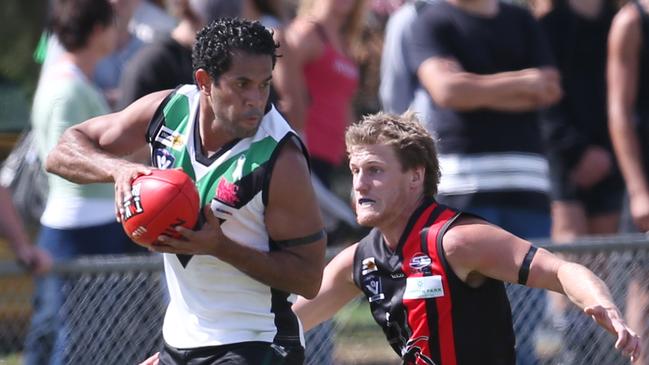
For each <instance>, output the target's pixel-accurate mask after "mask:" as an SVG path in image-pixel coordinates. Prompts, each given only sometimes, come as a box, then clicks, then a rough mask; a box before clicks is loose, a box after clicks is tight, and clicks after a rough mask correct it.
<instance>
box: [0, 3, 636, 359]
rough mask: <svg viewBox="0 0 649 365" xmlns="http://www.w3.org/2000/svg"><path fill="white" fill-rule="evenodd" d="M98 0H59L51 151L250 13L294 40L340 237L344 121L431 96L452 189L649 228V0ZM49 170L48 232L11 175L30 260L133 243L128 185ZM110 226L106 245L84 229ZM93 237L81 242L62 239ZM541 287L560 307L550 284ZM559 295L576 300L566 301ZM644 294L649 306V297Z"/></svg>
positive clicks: (505, 206)
mask: <svg viewBox="0 0 649 365" xmlns="http://www.w3.org/2000/svg"><path fill="white" fill-rule="evenodd" d="M82 2H83V1H82ZM88 2H92V6H95V7H96V9H97V11H96V14H94V16H93V17H92V18H75V16H76V15H75V11H74V9H67V8H65V4H66V1H65V0H57V1H50V11H49V13H50V21H49V22H48V24H47V25H45V26H44V32H43V37H42V38H41V42H40V43H39V45H38V50H37V52H36V53H35V54H36V55H37V57H36V58H37V61H38V62H41V63H42V68H41V76H40V81H39V84H38V87H37V90H36V93H35V96H34V100H33V101H32V102H33V104H32V108H31V113H30V114H31V118H30V119H31V123H30V124H31V128H32V129H33V133H34V138H35V141H36V144H37V146H38V150H39V155H40V157H41V158H43V157H44V156H45V155H46V154H47V152H48V150H49V149H50V148H52V146H53V145H54V143H56V141H57V139H58V137H59V136H60V134H61V133H62V132H63V130H64V129H65V128H67V127H69V126H70V125H72V124H75V123H79V122H82V121H83V120H86V119H89V118H91V117H93V116H96V115H100V114H104V113H108V112H110V111H117V110H121V109H122V108H124V107H126V106H128V105H129V104H130V103H132V102H133V101H134V100H136V99H138V98H141V97H143V96H145V95H147V94H149V93H151V92H154V91H158V90H164V89H173V88H175V87H177V86H178V85H180V84H186V83H193V74H192V64H191V50H192V45H193V42H194V37H195V34H196V32H197V31H198V30H199V29H201V28H202V27H203V26H204V25H205V24H207V23H209V22H210V21H211V20H214V19H216V18H219V17H244V18H249V19H256V20H258V21H260V22H261V23H262V24H264V25H265V26H266V27H269V28H272V29H273V31H274V36H275V38H276V41H277V42H278V43H279V45H280V49H279V53H280V54H281V57H280V58H279V59H278V62H277V64H276V66H275V69H274V74H273V80H272V93H271V101H272V102H273V103H275V105H276V106H277V107H278V108H279V110H280V111H281V112H282V113H283V114H284V115H285V117H286V118H287V120H288V122H289V123H291V125H292V127H293V128H294V129H295V130H296V131H297V132H298V133H299V134H300V135H301V136H302V137H303V139H304V141H305V142H306V145H307V147H308V149H309V152H310V155H311V167H312V171H313V174H314V185H315V186H317V187H318V188H317V191H318V196H319V200H320V201H321V205H322V206H323V210H325V213H326V214H325V216H326V218H327V228H328V231H329V233H330V237H331V238H333V239H330V244H339V243H349V241H348V240H345V239H339V238H341V237H343V238H344V237H349V236H352V237H358V234H360V232H361V230H360V229H359V227H356V225H355V222H354V219H353V213H352V212H351V210H350V208H349V206H348V205H347V204H346V200H347V198H346V197H345V196H344V194H345V193H343V194H340V191H345V189H347V188H348V186H346V185H345V182H346V181H348V177H347V175H346V172H345V171H346V168H345V158H346V157H345V148H344V140H343V135H344V130H345V128H346V127H347V126H348V125H349V124H350V123H353V122H354V121H355V120H357V119H358V118H359V116H361V115H363V114H366V113H372V112H376V111H379V110H385V111H387V112H392V113H403V112H405V111H406V110H408V109H410V110H414V111H415V112H417V113H418V115H419V116H420V119H421V120H422V121H423V122H424V123H425V127H426V128H427V129H428V130H429V131H430V132H432V133H433V134H434V135H435V136H436V138H437V139H438V148H439V156H440V167H441V171H442V178H441V182H440V187H439V195H438V200H439V201H440V202H442V203H445V204H448V205H450V206H453V207H455V208H458V209H461V210H465V211H468V212H471V213H474V214H477V215H480V216H482V217H484V218H485V219H487V220H489V221H491V222H493V223H495V224H498V225H500V226H502V227H504V228H505V229H507V230H509V231H511V232H512V233H514V234H516V235H519V236H521V237H523V238H532V239H534V238H551V239H552V241H554V242H556V243H566V242H571V241H574V240H575V239H577V238H579V237H582V236H587V235H599V234H615V233H618V232H621V231H624V232H632V231H635V232H637V231H642V232H646V231H648V230H649V133H648V131H649V43H648V42H649V1H647V0H628V1H627V2H622V1H618V0H534V1H532V2H530V3H519V2H496V1H490V0H476V1H464V0H166V1H162V0H110V1H109V0H105V1H103V2H101V1H91V0H88ZM100 2H101V3H105V7H104V8H102V7H101V6H99V5H98V3H100ZM61 4H63V5H61ZM458 4H459V5H458ZM101 9H103V10H101ZM7 82H8V81H7ZM3 84H6V82H5V80H4V78H3ZM4 95H8V94H4ZM54 100H57V101H59V100H64V103H63V105H65V107H61V106H60V105H59V104H57V106H53V105H52V104H54ZM28 114H29V113H23V114H19V115H22V117H21V118H24V117H25V116H26V115H28ZM11 118H14V119H15V118H17V117H16V116H15V115H14V116H5V117H4V119H6V120H2V121H1V123H8V124H11V123H13V122H15V121H13V120H8V119H11ZM57 118H58V119H57ZM132 158H133V159H141V158H142V157H140V156H137V155H136V156H132ZM48 180H49V185H50V192H49V195H48V200H47V204H46V206H45V212H44V214H43V216H42V217H41V218H40V224H41V229H40V235H39V238H38V239H37V240H36V242H37V244H36V245H32V244H31V243H30V242H29V238H28V237H27V235H26V234H25V233H24V232H22V231H21V230H20V226H21V225H20V224H19V223H17V222H18V221H19V219H20V218H19V217H18V216H17V215H16V214H15V210H14V209H13V207H12V205H11V199H10V194H9V193H8V192H7V191H6V190H0V193H1V194H0V199H2V200H1V203H2V206H1V209H2V213H1V214H0V215H1V216H2V221H3V222H1V223H3V224H0V228H2V229H3V232H2V233H4V234H5V235H6V236H7V237H8V238H9V241H10V242H11V244H12V245H13V246H12V247H13V248H14V251H15V252H16V254H17V257H18V259H19V260H20V261H21V262H22V263H23V264H25V265H26V266H27V267H30V268H32V269H33V270H34V271H35V272H39V273H40V272H43V271H46V270H47V268H48V267H50V266H51V261H52V260H54V261H55V262H56V261H57V260H62V259H68V258H71V257H74V256H76V255H81V254H99V253H126V252H131V251H133V250H132V249H128V248H126V246H118V245H117V244H116V242H121V241H123V239H124V237H121V236H123V233H122V232H121V230H120V227H119V226H118V225H117V224H116V223H115V222H114V217H113V216H114V211H113V208H114V207H113V197H112V191H113V188H112V187H111V186H109V185H106V186H94V185H91V186H86V187H84V188H80V187H79V186H78V185H75V184H71V183H69V182H66V181H63V180H62V179H60V178H57V177H54V176H50V177H48ZM341 181H342V183H341ZM341 184H342V185H343V188H342V189H341V188H340V185H341ZM332 191H336V192H338V194H336V193H332ZM61 211H66V212H68V213H69V214H61ZM72 212H76V213H72ZM88 212H94V213H93V214H88ZM98 232H99V233H98ZM341 232H342V233H341ZM62 235H63V236H62ZM97 236H101V237H105V238H107V240H106V243H105V244H97V245H93V246H92V247H88V245H87V244H84V243H85V242H86V241H88V239H89V237H97ZM71 237H74V238H71ZM93 239H94V238H93ZM75 240H78V242H79V243H78V245H77V247H75V248H70V249H62V248H61V247H58V246H56V245H69V242H71V241H75ZM94 240H95V241H96V239H94ZM55 246H56V247H55ZM53 280H54V281H53V282H42V283H40V284H39V287H38V289H37V299H36V304H35V305H36V308H37V311H36V315H35V317H34V323H33V324H32V330H31V331H30V335H29V336H28V339H27V341H28V343H27V347H26V354H27V355H26V360H27V362H28V363H29V362H30V361H31V363H34V364H44V363H46V362H45V361H46V360H44V359H45V358H50V357H53V358H54V357H55V355H52V354H53V353H54V354H56V348H57V346H58V347H59V348H60V347H61V346H62V345H61V344H58V343H57V342H56V340H51V339H48V340H47V341H45V339H46V337H48V336H50V337H52V336H56V329H55V328H53V327H52V326H51V324H48V323H47V321H48V319H47V318H48V316H50V317H51V316H52V315H53V314H52V311H54V312H55V311H56V305H58V304H57V303H60V298H59V299H57V298H56V295H57V289H56V288H57V285H60V283H57V282H56V279H55V278H54V279H53ZM632 290H635V292H636V293H645V292H646V290H647V288H642V287H639V286H637V285H636V286H633V284H632ZM48 295H49V296H48ZM40 296H43V297H42V298H41V297H40ZM630 297H631V296H630ZM635 297H636V298H640V299H642V298H644V300H646V298H647V296H646V295H644V296H642V295H636V296H635ZM48 298H49V299H48ZM52 298H53V299H52ZM537 299H538V300H539V303H540V304H539V305H538V307H539V308H540V310H543V308H545V305H544V304H543V303H545V301H546V300H545V298H537ZM44 303H49V304H47V305H46V304H44ZM548 305H550V306H551V307H552V308H554V310H553V312H554V313H555V314H556V313H559V315H557V316H558V317H561V316H562V315H563V314H562V313H563V312H564V311H565V310H564V309H563V304H562V303H561V301H560V300H558V299H556V300H555V299H553V298H550V300H549V303H548ZM41 307H43V308H41ZM46 307H50V308H49V314H48V308H46ZM628 307H629V308H645V309H644V310H646V308H649V302H646V303H640V304H638V303H635V304H634V305H629V306H628ZM39 308H41V309H39ZM627 314H628V317H629V322H630V324H631V326H632V327H634V328H635V329H636V331H638V332H640V331H646V330H647V329H646V328H643V326H645V325H646V321H645V322H644V323H645V324H644V325H643V324H642V318H646V316H645V315H643V314H642V313H627ZM514 315H515V316H516V308H514ZM528 315H529V314H528ZM644 337H645V338H647V337H649V333H646V332H645V334H644ZM44 341H45V342H48V343H49V344H50V348H48V349H47V350H44V349H43V348H42V347H39V346H42V345H41V343H42V342H44ZM519 350H521V353H519V358H520V363H521V364H535V363H536V361H537V359H535V358H534V356H533V355H532V354H533V351H529V349H525V348H524V347H520V348H519ZM647 352H649V347H647V348H646V351H645V355H644V356H647V354H646V353H647ZM594 363H595V362H594ZM640 363H642V364H649V358H646V357H645V358H644V359H641V360H640Z"/></svg>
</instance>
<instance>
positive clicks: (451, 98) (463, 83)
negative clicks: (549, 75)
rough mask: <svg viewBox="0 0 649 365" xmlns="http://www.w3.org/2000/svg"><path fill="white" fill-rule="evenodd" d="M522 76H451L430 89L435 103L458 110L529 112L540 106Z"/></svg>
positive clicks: (456, 74)
mask: <svg viewBox="0 0 649 365" xmlns="http://www.w3.org/2000/svg"><path fill="white" fill-rule="evenodd" d="M522 81H523V80H522V72H520V71H514V72H503V73H498V74H493V75H478V74H473V73H468V72H463V71H461V72H451V73H447V74H444V75H443V76H442V77H441V79H438V80H434V79H433V80H430V82H432V84H430V85H428V86H427V87H428V90H429V92H430V93H431V95H432V97H433V99H434V100H435V102H436V103H437V104H438V105H440V106H442V107H446V108H452V109H456V110H461V111H462V110H464V111H468V110H475V109H480V108H488V109H495V110H502V111H527V110H533V109H536V108H537V107H538V106H539V102H538V100H536V99H535V97H534V94H533V93H531V92H530V91H529V87H527V86H526V84H524V83H523V82H522Z"/></svg>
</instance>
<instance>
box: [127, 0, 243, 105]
mask: <svg viewBox="0 0 649 365" xmlns="http://www.w3.org/2000/svg"><path fill="white" fill-rule="evenodd" d="M171 8H172V9H171V11H172V13H173V14H174V15H175V16H176V17H178V18H179V19H180V22H179V23H178V25H177V26H176V27H175V28H174V30H173V31H172V32H171V35H170V36H169V37H165V38H162V39H160V40H158V41H156V42H154V43H153V44H151V45H149V46H147V47H145V48H144V49H143V50H142V52H140V53H139V54H138V55H137V56H136V57H135V58H134V59H133V61H132V62H130V63H129V64H128V65H127V66H126V69H125V70H124V73H123V74H122V78H121V80H120V88H121V90H122V97H121V100H120V102H119V103H118V109H119V110H121V109H123V108H124V107H126V106H127V105H129V104H130V103H132V102H133V101H135V100H137V99H139V98H141V97H142V96H144V95H147V94H149V93H152V92H154V91H160V90H166V89H173V88H175V87H176V86H178V85H181V84H191V83H193V82H194V78H193V71H192V45H193V44H194V39H195V36H196V33H197V32H198V31H199V30H200V29H201V28H202V27H203V26H204V25H205V24H207V23H208V22H210V21H212V20H214V19H217V18H219V17H236V16H239V15H241V3H240V2H239V1H238V0H173V2H172V3H171Z"/></svg>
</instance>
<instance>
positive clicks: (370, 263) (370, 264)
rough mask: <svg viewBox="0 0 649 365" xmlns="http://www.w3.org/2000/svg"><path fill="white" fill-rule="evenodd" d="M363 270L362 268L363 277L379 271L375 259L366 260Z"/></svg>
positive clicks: (364, 260) (363, 263)
mask: <svg viewBox="0 0 649 365" xmlns="http://www.w3.org/2000/svg"><path fill="white" fill-rule="evenodd" d="M361 268H362V271H361V274H362V275H367V274H369V273H371V272H374V271H376V270H378V268H377V267H376V262H375V261H374V257H368V258H366V259H363V261H362V266H361Z"/></svg>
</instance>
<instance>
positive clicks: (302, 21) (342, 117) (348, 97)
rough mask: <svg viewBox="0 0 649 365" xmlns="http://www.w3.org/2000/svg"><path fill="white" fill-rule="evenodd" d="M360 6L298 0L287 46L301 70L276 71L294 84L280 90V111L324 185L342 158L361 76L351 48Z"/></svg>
mask: <svg viewBox="0 0 649 365" xmlns="http://www.w3.org/2000/svg"><path fill="white" fill-rule="evenodd" d="M364 12H365V0H353V1H352V0H318V1H316V0H301V1H300V5H299V7H298V14H297V17H296V18H295V20H294V21H293V22H292V23H291V24H290V25H289V29H288V31H287V32H286V45H287V48H288V49H289V51H290V52H291V57H293V61H294V63H295V67H296V68H297V70H300V71H301V72H296V71H297V70H286V71H287V72H286V73H285V74H283V75H282V74H279V75H276V78H277V81H278V82H279V83H280V84H282V83H285V84H288V83H291V84H292V86H291V87H286V88H283V89H284V90H287V92H286V93H285V94H284V95H281V96H280V97H281V99H283V101H282V105H284V110H283V111H284V113H285V114H286V117H287V119H288V121H289V123H291V124H292V126H293V128H295V129H296V130H298V131H300V132H301V133H302V134H303V136H304V137H305V139H306V142H307V147H308V149H309V153H310V154H311V158H312V167H313V171H314V173H315V174H316V176H318V177H319V178H320V179H321V180H322V181H323V183H324V184H325V185H328V183H329V175H330V172H331V170H332V169H333V168H335V167H336V166H338V165H339V164H340V163H341V162H342V161H343V159H344V158H345V141H344V132H345V128H346V127H347V125H349V124H350V123H351V121H352V120H353V113H352V106H351V105H352V100H353V98H354V95H355V93H356V89H357V88H358V81H359V70H358V65H357V64H356V62H355V61H354V57H353V56H352V54H353V50H354V49H357V47H358V43H359V41H360V33H361V27H362V20H363V15H364ZM291 71H292V72H291ZM289 72H290V73H289Z"/></svg>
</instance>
